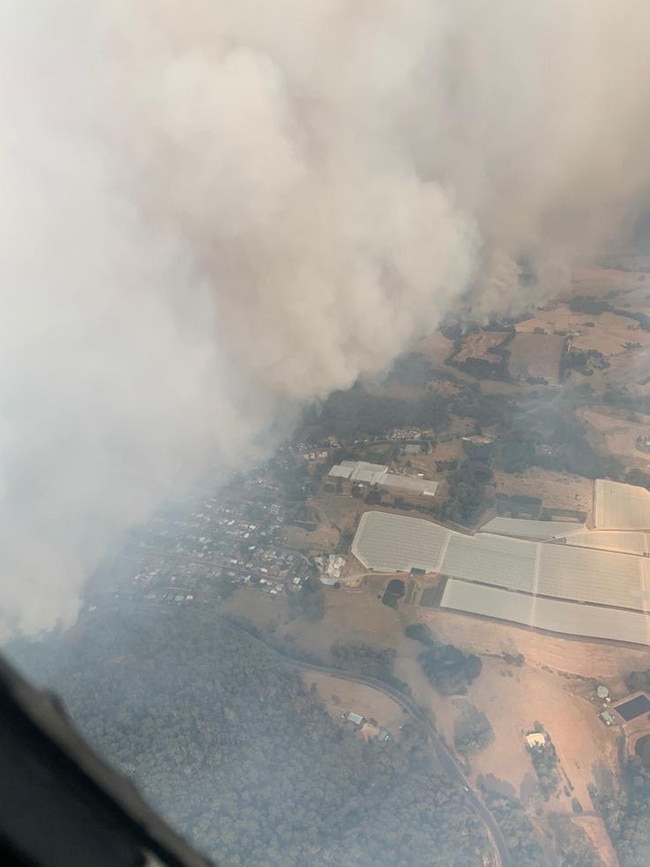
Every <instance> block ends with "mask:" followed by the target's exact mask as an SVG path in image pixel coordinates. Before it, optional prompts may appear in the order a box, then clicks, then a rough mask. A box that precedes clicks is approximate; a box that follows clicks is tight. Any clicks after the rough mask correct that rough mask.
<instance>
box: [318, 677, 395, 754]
mask: <svg viewBox="0 0 650 867" xmlns="http://www.w3.org/2000/svg"><path fill="white" fill-rule="evenodd" d="M302 677H303V682H304V684H305V686H306V687H307V689H310V688H311V686H312V684H313V685H314V686H315V687H316V690H317V692H318V694H319V696H320V698H321V700H322V701H323V703H324V705H325V707H326V708H327V712H328V713H329V714H330V716H331V717H332V719H333V720H334V721H335V722H338V723H340V722H341V719H342V718H341V714H343V713H347V712H348V711H354V712H355V713H358V714H361V716H364V717H366V718H367V719H375V720H376V721H377V723H378V727H377V728H376V730H374V731H372V732H371V733H372V734H373V735H375V736H376V735H378V734H379V732H380V730H381V729H386V731H388V732H390V734H391V735H392V737H393V738H395V739H397V738H399V736H400V729H399V727H400V726H401V725H403V724H404V722H405V721H406V720H407V719H408V718H409V715H408V714H406V713H404V711H403V710H402V707H401V706H400V705H399V704H398V703H397V702H396V701H394V700H393V699H392V698H390V696H387V695H385V694H384V693H383V692H380V691H379V690H378V689H373V688H372V687H370V686H365V685H364V684H359V683H352V682H351V681H349V680H342V679H341V678H338V677H333V676H331V675H328V674H323V673H321V672H318V671H306V672H304V673H303V675H302ZM364 728H366V727H365V726H364ZM374 728H375V727H373V729H374Z"/></svg>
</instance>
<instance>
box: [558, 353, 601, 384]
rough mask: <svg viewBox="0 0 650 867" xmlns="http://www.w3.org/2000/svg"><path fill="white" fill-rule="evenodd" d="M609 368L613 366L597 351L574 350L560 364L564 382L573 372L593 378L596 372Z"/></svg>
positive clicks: (566, 354) (561, 378)
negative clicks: (570, 372)
mask: <svg viewBox="0 0 650 867" xmlns="http://www.w3.org/2000/svg"><path fill="white" fill-rule="evenodd" d="M608 367H611V364H610V363H609V361H607V359H606V358H605V356H604V355H603V353H602V352H599V351H598V350H597V349H584V350H578V349H572V350H571V351H570V352H567V353H565V355H564V356H563V357H562V361H561V362H560V381H564V379H566V377H567V374H568V373H569V371H571V370H575V371H577V372H578V373H581V374H582V375H583V376H593V373H594V371H595V370H607V368H608Z"/></svg>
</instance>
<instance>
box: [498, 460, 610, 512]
mask: <svg viewBox="0 0 650 867" xmlns="http://www.w3.org/2000/svg"><path fill="white" fill-rule="evenodd" d="M494 480H495V483H496V487H495V493H504V494H525V495H527V496H531V497H541V498H542V500H543V502H544V505H545V506H546V507H549V508H556V509H577V510H578V511H580V512H587V514H591V512H592V509H593V492H594V483H593V481H592V480H591V479H585V478H583V477H582V476H572V475H567V474H566V473H557V472H554V471H553V470H544V469H542V468H541V467H529V468H528V469H527V470H526V471H525V472H524V473H503V472H500V471H498V470H497V471H495V473H494Z"/></svg>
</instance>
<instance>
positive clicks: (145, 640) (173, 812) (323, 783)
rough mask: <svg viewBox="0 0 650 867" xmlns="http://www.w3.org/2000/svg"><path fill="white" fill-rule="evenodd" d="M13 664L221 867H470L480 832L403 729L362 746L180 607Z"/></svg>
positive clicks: (284, 678) (85, 631) (91, 621)
mask: <svg viewBox="0 0 650 867" xmlns="http://www.w3.org/2000/svg"><path fill="white" fill-rule="evenodd" d="M13 655H14V658H15V659H16V660H17V661H18V662H19V664H20V665H21V666H22V667H23V668H25V669H26V670H27V672H28V673H29V674H30V675H31V676H32V677H35V678H36V679H37V680H38V681H40V682H41V683H43V684H46V685H47V686H48V687H50V688H54V689H56V690H57V691H58V692H59V693H60V694H61V695H62V696H63V698H64V701H65V703H66V706H67V708H68V711H69V713H70V714H71V716H72V718H73V719H74V720H75V721H76V722H77V723H78V725H79V726H80V727H81V728H82V730H83V731H84V732H85V733H86V735H87V736H88V738H89V739H90V740H91V742H92V743H93V744H94V745H95V746H96V747H97V748H98V749H99V750H100V751H101V752H102V753H103V754H104V755H105V756H106V757H107V758H108V759H109V760H110V761H111V762H112V763H113V764H114V765H115V766H116V767H118V768H119V769H121V770H123V771H125V772H127V773H129V775H130V776H131V777H132V778H133V779H134V780H135V782H136V783H137V784H138V785H139V787H140V788H141V790H142V791H143V793H144V795H145V796H146V797H147V798H148V799H149V800H150V801H151V802H152V803H153V804H154V805H155V806H157V807H158V808H159V809H160V810H161V811H162V812H163V814H164V815H166V816H167V817H168V818H169V820H170V821H172V823H173V824H174V825H175V826H176V827H178V828H179V829H180V830H181V831H182V832H183V833H185V834H186V835H188V836H189V837H190V838H191V839H192V841H193V842H195V843H196V844H197V845H198V846H199V847H201V848H202V849H203V850H204V851H206V852H208V853H209V854H210V855H211V856H213V857H215V858H218V859H219V862H220V864H223V865H267V867H273V865H282V867H285V865H287V867H289V865H295V867H299V865H300V867H310V865H322V864H326V863H328V864H335V865H346V867H348V865H349V867H357V865H358V867H366V865H368V867H370V865H386V867H389V865H390V867H393V865H405V867H406V865H422V864H430V865H436V864H438V865H445V867H447V865H458V867H463V865H468V867H469V865H480V864H483V863H484V860H483V856H484V853H485V852H486V849H487V842H486V837H485V831H484V828H483V826H482V825H481V823H480V822H479V821H478V819H477V818H476V816H475V814H474V813H473V811H472V810H471V808H470V806H469V803H468V801H467V800H466V798H465V794H464V793H463V791H462V789H461V788H460V787H459V786H458V785H457V784H454V783H452V782H450V781H449V779H448V778H447V777H445V775H444V773H443V771H442V770H441V768H440V767H439V766H437V765H436V764H434V761H433V760H432V758H431V756H430V752H429V750H428V749H427V748H426V746H425V745H424V744H423V743H422V741H421V740H420V735H418V733H417V731H415V730H414V731H412V732H411V733H410V734H409V735H407V736H405V737H404V738H403V739H402V740H401V741H400V742H396V741H391V742H389V743H382V744H380V743H377V742H376V741H371V742H365V741H364V740H363V739H362V738H360V737H359V736H358V734H356V733H355V732H353V731H348V730H346V729H345V728H343V727H341V726H340V725H338V724H337V723H336V722H334V721H332V719H331V718H330V717H329V716H328V714H327V713H326V711H325V710H324V708H323V706H322V704H321V702H320V700H319V698H318V696H317V694H316V693H315V692H314V691H313V690H309V689H307V688H305V686H304V685H303V682H302V680H301V678H300V677H299V675H298V673H297V672H295V671H294V670H291V669H289V668H287V667H286V666H284V665H283V664H282V663H281V662H279V661H277V660H276V659H275V658H274V657H272V656H270V655H269V654H268V653H267V652H265V651H264V649H263V648H261V647H260V646H259V645H256V644H254V643H253V642H251V641H250V640H249V639H248V638H247V636H245V635H241V634H239V633H237V632H235V631H234V630H233V629H232V628H230V627H228V625H227V624H223V623H221V622H219V621H215V620H214V619H213V618H211V617H209V616H207V615H205V614H200V613H198V612H196V611H189V610H187V609H174V610H173V611H172V612H170V613H168V614H166V613H163V612H161V611H155V612H150V613H144V612H139V613H132V614H130V615H128V616H127V615H125V614H119V613H111V614H110V615H109V614H101V613H100V612H95V614H94V615H88V616H86V617H85V618H83V619H82V621H81V623H80V624H79V625H78V626H77V627H76V628H75V630H74V631H73V633H72V634H69V635H67V636H64V637H62V638H59V639H48V641H47V642H45V643H42V644H29V645H28V644H22V645H20V646H17V647H15V648H14V649H13Z"/></svg>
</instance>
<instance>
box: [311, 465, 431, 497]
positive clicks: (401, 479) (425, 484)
mask: <svg viewBox="0 0 650 867" xmlns="http://www.w3.org/2000/svg"><path fill="white" fill-rule="evenodd" d="M328 475H330V476H332V477H333V478H337V479H346V480H347V481H349V482H357V483H362V484H367V485H378V486H379V487H381V488H392V489H393V490H397V491H403V492H404V493H410V494H416V495H418V496H422V497H434V496H435V494H436V489H437V487H438V482H430V481H428V480H427V479H422V478H419V477H417V476H403V475H401V474H400V473H389V472H388V467H387V466H384V465H383V464H370V463H368V462H367V461H343V462H342V463H340V464H334V466H333V467H332V469H331V470H330V471H329V473H328Z"/></svg>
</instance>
